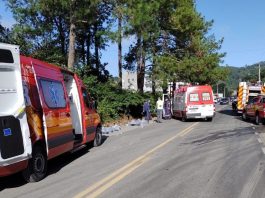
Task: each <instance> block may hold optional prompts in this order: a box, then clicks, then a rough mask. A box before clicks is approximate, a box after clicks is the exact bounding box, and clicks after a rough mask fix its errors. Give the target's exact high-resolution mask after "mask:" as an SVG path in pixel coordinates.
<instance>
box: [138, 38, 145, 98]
mask: <svg viewBox="0 0 265 198" xmlns="http://www.w3.org/2000/svg"><path fill="white" fill-rule="evenodd" d="M137 37H138V38H137V46H138V49H139V51H138V53H137V87H138V91H139V92H140V93H143V92H144V75H145V50H144V47H145V44H144V41H143V39H142V36H141V35H139V34H138V35H137Z"/></svg>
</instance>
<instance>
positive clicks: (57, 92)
mask: <svg viewBox="0 0 265 198" xmlns="http://www.w3.org/2000/svg"><path fill="white" fill-rule="evenodd" d="M40 83H41V87H42V93H43V96H44V100H45V103H46V104H47V106H48V107H49V108H65V107H66V100H65V95H64V89H63V85H62V83H61V82H57V81H53V80H43V79H41V80H40Z"/></svg>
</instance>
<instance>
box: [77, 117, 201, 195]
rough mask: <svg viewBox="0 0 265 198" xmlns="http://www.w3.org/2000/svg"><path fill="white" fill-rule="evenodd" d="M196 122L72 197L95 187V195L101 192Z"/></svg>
mask: <svg viewBox="0 0 265 198" xmlns="http://www.w3.org/2000/svg"><path fill="white" fill-rule="evenodd" d="M197 124H199V123H198V122H197V123H194V124H192V125H191V126H189V127H188V128H186V129H184V130H182V131H181V132H179V133H178V134H176V135H175V136H173V137H171V138H169V139H167V140H166V141H164V142H162V143H161V144H159V145H158V146H156V147H154V148H153V149H151V150H149V151H148V152H146V153H145V154H143V155H141V156H140V157H138V158H136V159H135V160H133V161H131V162H130V163H128V164H126V165H125V166H123V167H122V168H120V169H118V170H116V171H115V172H113V173H112V174H110V175H108V176H107V177H105V178H103V179H102V180H100V181H98V182H97V183H95V184H94V185H92V186H90V187H89V188H87V189H86V190H84V191H82V192H80V193H79V194H77V195H76V196H75V197H74V198H81V197H86V196H88V195H89V193H91V192H93V191H94V190H96V189H97V191H95V194H97V195H96V196H98V195H99V194H98V193H96V192H101V193H102V192H104V191H105V190H106V189H108V188H109V187H111V186H112V185H114V184H115V183H117V182H118V181H120V180H121V179H122V178H124V177H125V176H127V175H128V174H129V173H131V172H133V171H134V170H135V169H136V168H138V167H139V166H140V165H142V164H143V163H144V162H146V161H147V158H148V157H149V156H150V155H151V154H153V153H154V152H155V151H157V150H158V149H160V148H162V147H164V146H165V145H166V144H168V143H169V142H171V141H173V140H174V139H176V138H178V137H183V136H184V135H186V134H187V133H188V132H190V131H192V130H193V127H194V126H196V125H197ZM139 164H140V165H139ZM107 182H108V183H111V184H112V185H109V184H108V183H107ZM102 185H104V186H102ZM106 187H108V188H106ZM98 188H99V189H98ZM101 189H105V190H104V191H102V190H101ZM101 193H100V194H101ZM93 194H94V193H93ZM95 194H94V195H95ZM89 197H90V196H89Z"/></svg>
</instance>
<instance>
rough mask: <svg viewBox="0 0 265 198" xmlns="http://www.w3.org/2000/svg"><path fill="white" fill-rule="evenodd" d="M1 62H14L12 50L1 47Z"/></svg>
mask: <svg viewBox="0 0 265 198" xmlns="http://www.w3.org/2000/svg"><path fill="white" fill-rule="evenodd" d="M0 62H1V63H14V59H13V55H12V53H11V51H10V50H6V49H0Z"/></svg>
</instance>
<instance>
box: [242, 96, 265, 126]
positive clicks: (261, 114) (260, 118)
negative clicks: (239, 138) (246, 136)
mask: <svg viewBox="0 0 265 198" xmlns="http://www.w3.org/2000/svg"><path fill="white" fill-rule="evenodd" d="M242 118H243V120H247V119H252V120H254V121H255V124H257V125H259V124H260V123H263V124H265V95H258V96H257V97H254V98H252V99H251V100H250V101H248V102H247V104H246V106H245V107H244V109H243V113H242Z"/></svg>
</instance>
